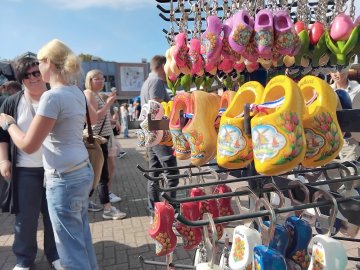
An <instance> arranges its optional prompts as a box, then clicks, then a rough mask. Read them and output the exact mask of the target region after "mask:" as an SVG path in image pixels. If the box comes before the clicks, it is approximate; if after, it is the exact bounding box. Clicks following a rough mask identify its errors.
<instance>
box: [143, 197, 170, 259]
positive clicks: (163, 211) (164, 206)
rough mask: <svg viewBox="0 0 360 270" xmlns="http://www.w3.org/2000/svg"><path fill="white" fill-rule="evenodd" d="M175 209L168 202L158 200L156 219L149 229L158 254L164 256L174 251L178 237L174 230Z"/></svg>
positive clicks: (155, 211)
mask: <svg viewBox="0 0 360 270" xmlns="http://www.w3.org/2000/svg"><path fill="white" fill-rule="evenodd" d="M174 215H175V210H174V208H173V207H172V206H171V205H170V204H169V203H168V202H156V203H155V210H154V219H153V221H152V223H151V224H150V228H149V230H148V232H149V235H150V237H151V238H153V239H154V241H155V245H156V255H157V256H164V255H167V254H169V253H171V252H173V251H174V249H175V247H176V242H177V238H176V235H175V233H174V232H173V230H172V224H173V222H174Z"/></svg>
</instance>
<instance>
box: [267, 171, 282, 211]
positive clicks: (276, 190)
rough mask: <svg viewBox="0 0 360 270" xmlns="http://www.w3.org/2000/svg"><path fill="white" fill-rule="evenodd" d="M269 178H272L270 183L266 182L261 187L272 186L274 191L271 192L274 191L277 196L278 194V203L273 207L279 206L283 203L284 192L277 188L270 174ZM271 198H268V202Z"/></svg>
mask: <svg viewBox="0 0 360 270" xmlns="http://www.w3.org/2000/svg"><path fill="white" fill-rule="evenodd" d="M271 180H272V183H267V184H265V185H264V186H263V189H266V188H274V191H272V192H275V193H276V194H277V195H278V196H279V204H278V205H276V206H275V207H276V208H281V207H283V205H284V204H285V196H284V194H283V193H282V192H281V191H280V189H279V188H278V186H277V185H276V184H275V182H274V179H273V177H272V176H271ZM270 201H271V199H270V198H268V202H269V203H270Z"/></svg>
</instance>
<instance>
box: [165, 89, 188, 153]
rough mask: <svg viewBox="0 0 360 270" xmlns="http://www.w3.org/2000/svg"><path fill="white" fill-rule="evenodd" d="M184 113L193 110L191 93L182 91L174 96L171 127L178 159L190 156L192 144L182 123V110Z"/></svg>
mask: <svg viewBox="0 0 360 270" xmlns="http://www.w3.org/2000/svg"><path fill="white" fill-rule="evenodd" d="M181 110H182V111H183V112H184V113H189V112H191V94H190V93H186V92H184V93H180V94H177V95H176V96H175V97H174V101H173V106H172V111H171V116H170V122H169V129H170V132H171V137H172V141H173V144H174V148H175V155H176V157H177V158H178V159H181V160H184V159H188V158H190V155H191V151H190V144H189V142H188V141H187V139H186V138H185V136H184V134H183V133H182V130H181V125H180V111H181Z"/></svg>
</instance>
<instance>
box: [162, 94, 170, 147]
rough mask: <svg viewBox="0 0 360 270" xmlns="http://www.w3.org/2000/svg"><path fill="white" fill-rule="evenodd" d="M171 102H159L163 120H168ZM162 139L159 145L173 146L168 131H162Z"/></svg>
mask: <svg viewBox="0 0 360 270" xmlns="http://www.w3.org/2000/svg"><path fill="white" fill-rule="evenodd" d="M172 104H173V101H172V100H171V101H169V102H161V105H162V106H163V108H164V116H163V119H170V115H171V110H172ZM163 132H164V133H163V137H162V139H161V142H160V143H159V144H160V145H166V146H173V142H172V137H171V132H170V130H164V131H163Z"/></svg>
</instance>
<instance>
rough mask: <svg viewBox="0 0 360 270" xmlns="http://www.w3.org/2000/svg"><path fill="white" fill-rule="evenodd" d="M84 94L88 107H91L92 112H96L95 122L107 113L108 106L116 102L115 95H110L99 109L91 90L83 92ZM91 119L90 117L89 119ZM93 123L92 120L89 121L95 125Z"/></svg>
mask: <svg viewBox="0 0 360 270" xmlns="http://www.w3.org/2000/svg"><path fill="white" fill-rule="evenodd" d="M84 94H85V96H86V99H87V101H88V104H90V106H89V107H92V108H93V109H94V111H95V112H96V115H97V117H96V121H97V120H98V119H101V118H103V117H104V116H105V114H106V112H107V111H108V109H109V108H110V106H111V105H112V104H113V103H114V101H115V100H116V94H114V93H112V94H110V95H109V97H108V99H107V100H106V102H105V105H104V107H102V108H101V109H99V106H98V103H97V101H96V99H95V97H94V95H93V93H92V92H91V90H85V91H84ZM90 118H91V117H90ZM96 121H95V122H93V120H92V119H91V123H96Z"/></svg>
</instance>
